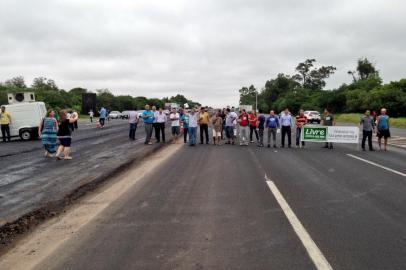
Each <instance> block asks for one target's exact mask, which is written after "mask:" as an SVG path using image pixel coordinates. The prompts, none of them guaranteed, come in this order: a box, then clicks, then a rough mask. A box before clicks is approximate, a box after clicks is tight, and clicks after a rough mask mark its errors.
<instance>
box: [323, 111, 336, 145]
mask: <svg viewBox="0 0 406 270" xmlns="http://www.w3.org/2000/svg"><path fill="white" fill-rule="evenodd" d="M335 125H336V120H335V119H334V115H332V114H331V112H330V110H329V109H325V110H324V116H323V126H327V127H331V126H335ZM324 148H330V149H333V143H329V142H326V144H325V145H324Z"/></svg>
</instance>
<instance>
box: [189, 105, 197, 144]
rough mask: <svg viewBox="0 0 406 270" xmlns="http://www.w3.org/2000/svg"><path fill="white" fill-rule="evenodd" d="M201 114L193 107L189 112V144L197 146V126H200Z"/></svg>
mask: <svg viewBox="0 0 406 270" xmlns="http://www.w3.org/2000/svg"><path fill="white" fill-rule="evenodd" d="M198 119H199V116H198V115H197V113H196V110H195V109H192V110H191V111H190V113H189V124H188V126H189V129H188V133H189V145H190V146H195V145H196V143H197V126H198V124H197V123H198Z"/></svg>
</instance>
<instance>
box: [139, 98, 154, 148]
mask: <svg viewBox="0 0 406 270" xmlns="http://www.w3.org/2000/svg"><path fill="white" fill-rule="evenodd" d="M154 118H155V117H154V113H153V112H151V110H150V107H149V105H148V104H147V105H145V111H144V112H143V113H142V119H143V120H144V127H145V142H144V143H145V144H149V145H151V144H152V142H151V137H152V125H153V123H154Z"/></svg>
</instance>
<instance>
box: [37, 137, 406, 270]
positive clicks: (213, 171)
mask: <svg viewBox="0 0 406 270" xmlns="http://www.w3.org/2000/svg"><path fill="white" fill-rule="evenodd" d="M348 154H351V155H354V156H355V157H358V158H362V159H364V160H366V161H369V162H373V163H374V164H371V163H367V162H365V161H363V160H359V159H356V158H354V157H353V156H349V155H348ZM405 161H406V152H405V150H403V149H400V148H390V151H388V152H359V151H356V150H355V149H354V147H353V146H343V145H336V147H335V149H334V150H328V149H322V148H321V147H320V145H319V144H308V145H307V146H306V147H305V148H304V149H296V148H292V149H286V148H285V149H272V148H271V149H268V148H258V147H256V146H254V145H250V146H248V147H241V146H229V145H223V146H220V147H217V146H212V145H203V146H198V147H195V148H193V147H188V146H181V147H180V149H179V150H178V151H177V152H176V153H175V154H173V155H172V156H171V157H170V158H169V159H167V160H165V161H163V162H161V163H160V164H159V165H157V166H156V167H155V168H153V170H152V171H151V173H150V174H148V175H147V176H146V177H145V179H143V182H142V184H141V183H140V184H139V185H135V186H134V187H132V188H130V189H129V190H128V191H127V192H126V193H124V195H122V196H120V197H119V198H118V199H117V200H116V201H115V202H114V203H112V204H110V205H109V206H108V207H107V208H106V209H105V210H104V211H103V212H101V213H100V214H99V215H98V216H97V218H94V219H92V220H91V221H90V222H89V223H88V224H87V225H85V226H84V227H83V228H81V229H80V230H79V231H78V233H77V235H75V237H72V239H69V240H67V241H66V242H65V243H64V244H63V245H61V246H60V247H59V248H58V249H56V250H55V251H54V252H53V253H51V254H50V255H49V256H48V257H47V258H46V259H45V260H43V261H42V262H41V263H40V264H39V265H37V267H36V269H278V270H279V269H306V270H307V269H317V268H316V266H315V264H314V261H313V260H312V258H313V259H314V258H315V257H311V255H310V254H311V253H312V246H311V245H306V247H305V245H304V244H303V243H302V241H304V242H306V239H305V238H306V237H305V235H304V233H303V231H300V230H299V232H298V231H297V230H294V228H296V229H297V226H299V225H298V224H297V223H295V224H293V223H294V222H293V223H291V222H292V221H291V219H288V218H287V216H288V215H289V213H288V212H289V210H288V209H286V207H281V205H280V201H279V200H278V201H277V195H276V194H275V192H274V191H271V190H270V188H269V184H268V182H270V181H272V183H274V185H275V186H276V187H277V188H278V190H279V191H280V194H281V196H282V197H283V198H284V200H286V202H287V204H288V205H289V206H290V209H291V211H292V212H291V213H293V214H294V215H295V217H296V218H297V219H298V220H299V221H300V222H299V223H300V224H301V225H302V226H303V228H304V229H305V231H306V232H307V235H308V236H309V237H310V238H311V240H312V241H314V244H315V246H316V247H317V248H318V252H316V255H314V253H313V256H316V261H317V257H318V258H319V259H320V257H323V258H324V259H325V260H326V262H327V263H328V264H329V265H331V268H333V269H343V270H344V269H345V270H347V269H365V270H367V269H368V270H372V269H377V270H378V269H379V270H383V269H393V270H394V269H405V268H406V226H405V224H406V196H405V195H406V175H405V174H406V165H405ZM377 165H378V166H377ZM379 166H381V167H379ZM382 166H384V167H385V168H387V169H393V170H392V171H390V170H387V169H383V168H382ZM267 181H268V182H267ZM287 213H288V214H287ZM291 213H290V214H291ZM292 224H293V225H292ZM295 226H296V227H295ZM303 239H305V240H303ZM306 243H308V242H306ZM313 248H314V246H313ZM313 251H314V250H313ZM318 269H323V268H320V266H319V268H318ZM324 269H326V268H324Z"/></svg>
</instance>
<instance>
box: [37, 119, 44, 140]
mask: <svg viewBox="0 0 406 270" xmlns="http://www.w3.org/2000/svg"><path fill="white" fill-rule="evenodd" d="M43 121H44V119H42V120H41V122H39V125H38V137H41V134H42V131H41V130H42V125H43V123H42V122H43Z"/></svg>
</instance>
